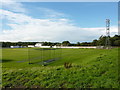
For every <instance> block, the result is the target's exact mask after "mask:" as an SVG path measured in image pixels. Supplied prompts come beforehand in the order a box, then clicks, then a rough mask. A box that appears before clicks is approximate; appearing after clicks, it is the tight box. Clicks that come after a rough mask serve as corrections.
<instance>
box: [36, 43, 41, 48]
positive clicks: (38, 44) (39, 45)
mask: <svg viewBox="0 0 120 90" xmlns="http://www.w3.org/2000/svg"><path fill="white" fill-rule="evenodd" d="M42 44H43V43H36V44H35V47H41V46H42Z"/></svg>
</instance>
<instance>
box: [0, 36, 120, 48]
mask: <svg viewBox="0 0 120 90" xmlns="http://www.w3.org/2000/svg"><path fill="white" fill-rule="evenodd" d="M106 38H107V37H106V36H100V37H99V39H94V40H93V41H92V42H81V43H80V42H77V43H75V44H73V43H70V42H69V41H63V42H62V43H59V42H41V43H43V46H54V45H56V46H60V45H62V46H104V45H105V42H106ZM109 40H110V45H111V46H120V35H114V36H113V37H109ZM1 43H2V47H10V46H28V45H35V44H36V43H39V42H1Z"/></svg>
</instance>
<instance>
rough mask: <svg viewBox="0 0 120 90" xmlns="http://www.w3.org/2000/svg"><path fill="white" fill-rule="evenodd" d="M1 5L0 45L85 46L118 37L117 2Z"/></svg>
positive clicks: (8, 3) (4, 3) (17, 3)
mask: <svg viewBox="0 0 120 90" xmlns="http://www.w3.org/2000/svg"><path fill="white" fill-rule="evenodd" d="M6 1H7V2H2V7H1V9H0V15H1V16H2V17H0V20H2V28H1V29H0V41H40V42H41V41H50V42H62V41H65V40H68V41H70V42H85V41H88V42H89V41H92V40H93V39H98V38H99V37H100V36H101V35H105V32H106V31H105V20H106V19H110V20H111V28H110V31H111V32H110V34H111V36H113V35H115V34H117V33H118V26H117V25H118V3H117V2H44V3H43V2H8V1H10V0H6Z"/></svg>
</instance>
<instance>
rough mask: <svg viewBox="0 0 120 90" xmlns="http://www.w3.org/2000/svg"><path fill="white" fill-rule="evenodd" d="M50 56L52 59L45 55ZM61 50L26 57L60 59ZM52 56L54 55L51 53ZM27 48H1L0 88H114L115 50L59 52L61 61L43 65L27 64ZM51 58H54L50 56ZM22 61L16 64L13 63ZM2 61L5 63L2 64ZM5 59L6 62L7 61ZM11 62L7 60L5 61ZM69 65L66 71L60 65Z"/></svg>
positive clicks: (116, 61)
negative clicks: (0, 82)
mask: <svg viewBox="0 0 120 90" xmlns="http://www.w3.org/2000/svg"><path fill="white" fill-rule="evenodd" d="M50 52H51V53H52V54H53V56H52V55H51V56H50V54H49V53H50ZM60 52H61V50H60V49H58V50H57V51H56V52H54V50H53V51H52V50H51V51H50V50H44V52H43V53H41V50H35V49H33V48H31V49H30V50H29V55H30V56H29V58H34V57H39V56H40V55H42V54H43V55H44V56H46V58H44V59H43V58H42V59H41V58H40V59H38V60H34V61H31V62H38V61H39V62H40V61H41V60H46V59H49V58H55V57H60V55H58V54H60ZM55 53H56V54H55ZM26 54H27V55H28V49H27V48H22V49H3V61H4V62H3V63H2V64H3V73H2V76H3V77H2V78H3V84H2V85H3V87H24V88H25V87H26V88H28V87H29V88H32V87H34V88H37V87H39V88H118V87H119V83H118V48H114V49H110V50H106V49H62V58H61V59H60V60H56V61H55V62H51V63H49V64H48V65H47V66H41V65H40V64H38V63H33V64H28V59H27V58H28V56H27V55H26ZM54 55H55V56H54ZM23 59H24V60H26V62H21V63H18V62H16V61H21V60H23ZM5 60H6V61H5ZM7 60H8V61H7ZM9 60H11V61H9ZM65 62H69V63H72V67H70V68H68V69H66V68H65V67H64V63H65Z"/></svg>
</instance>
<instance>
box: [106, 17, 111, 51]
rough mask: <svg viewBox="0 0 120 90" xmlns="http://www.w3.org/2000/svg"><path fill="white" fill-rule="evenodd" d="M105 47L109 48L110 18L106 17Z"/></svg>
mask: <svg viewBox="0 0 120 90" xmlns="http://www.w3.org/2000/svg"><path fill="white" fill-rule="evenodd" d="M105 47H106V49H109V48H110V20H109V19H106V42H105Z"/></svg>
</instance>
